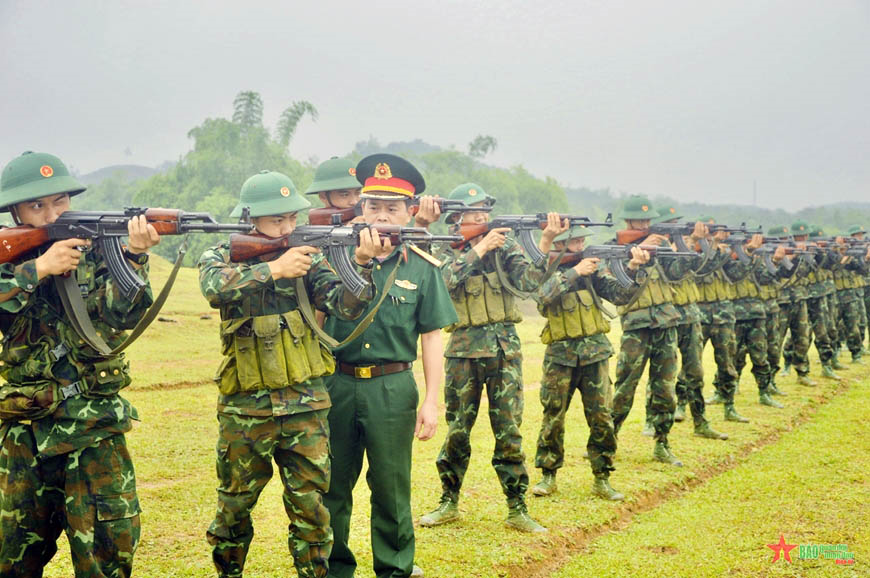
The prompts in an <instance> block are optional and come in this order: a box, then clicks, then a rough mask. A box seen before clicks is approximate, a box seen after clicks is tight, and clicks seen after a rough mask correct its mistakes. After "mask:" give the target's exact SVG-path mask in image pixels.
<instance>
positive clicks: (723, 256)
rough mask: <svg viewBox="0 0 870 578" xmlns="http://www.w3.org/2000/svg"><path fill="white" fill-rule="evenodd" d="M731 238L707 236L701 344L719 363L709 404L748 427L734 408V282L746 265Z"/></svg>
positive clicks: (700, 273) (700, 282) (707, 219)
mask: <svg viewBox="0 0 870 578" xmlns="http://www.w3.org/2000/svg"><path fill="white" fill-rule="evenodd" d="M700 221H701V222H703V223H705V224H710V225H712V224H715V220H714V219H713V218H712V217H702V218H701V219H700ZM727 238H728V233H727V232H724V231H716V233H714V234H713V235H708V236H707V239H708V242H709V243H710V244H711V250H712V251H713V253H712V255H711V256H710V257H709V258H708V259H707V262H706V263H705V264H704V265H703V266H702V267H701V268H700V269H699V270H698V271H696V272H695V279H696V280H697V282H698V289H699V290H700V293H701V297H700V300H699V301H698V310H699V311H700V312H701V343H702V344H703V345H706V343H707V341H708V340H709V341H710V342H711V343H712V345H713V358H714V360H715V361H716V376H715V378H714V379H713V386H714V387H715V392H714V394H713V396H712V397H711V398H710V399H708V400H706V403H708V404H714V403H722V404H724V416H725V420H726V421H733V422H738V423H748V422H749V420H748V419H747V418H745V417H743V416H742V415H740V414H739V413H737V410H736V409H735V407H734V394H735V392H736V390H737V381H738V375H737V369H736V368H735V367H734V357H735V356H736V355H737V336H736V333H735V325H736V323H737V317H736V314H735V311H734V304H733V302H732V300H733V299H734V298H736V296H737V293H736V291H735V289H734V287H733V285H732V284H731V281H730V280H731V279H732V278H739V277H741V276H742V275H743V274H744V272H743V271H744V269H745V265H742V264H741V263H740V262H739V261H737V260H735V259H733V258H732V249H731V247H730V246H728V244H727V243H725V241H726V240H727ZM703 345H702V346H703Z"/></svg>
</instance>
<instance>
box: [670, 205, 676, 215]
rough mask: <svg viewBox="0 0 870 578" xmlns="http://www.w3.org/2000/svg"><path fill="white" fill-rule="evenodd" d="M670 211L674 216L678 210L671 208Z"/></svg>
mask: <svg viewBox="0 0 870 578" xmlns="http://www.w3.org/2000/svg"><path fill="white" fill-rule="evenodd" d="M668 210H669V211H670V212H671V214H672V215H673V214H674V213H676V212H677V210H676V209H675V208H673V207H671V208H670V209H668Z"/></svg>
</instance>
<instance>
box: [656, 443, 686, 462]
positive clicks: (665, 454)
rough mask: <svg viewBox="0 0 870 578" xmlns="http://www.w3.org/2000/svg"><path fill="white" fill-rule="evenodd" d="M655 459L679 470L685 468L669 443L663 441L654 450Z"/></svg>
mask: <svg viewBox="0 0 870 578" xmlns="http://www.w3.org/2000/svg"><path fill="white" fill-rule="evenodd" d="M653 459H654V460H655V461H657V462H662V463H663V464H670V465H672V466H677V467H678V468H680V467H682V466H683V462H681V461H680V460H679V459H677V456H675V455H674V453H673V452H672V451H671V448H669V447H668V444H667V442H663V441H657V442H656V447H655V449H654V450H653Z"/></svg>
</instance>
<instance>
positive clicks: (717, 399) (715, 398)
mask: <svg viewBox="0 0 870 578" xmlns="http://www.w3.org/2000/svg"><path fill="white" fill-rule="evenodd" d="M724 402H725V400H724V399H723V398H722V396H721V395H719V392H718V391H714V392H713V395H712V396H710V397H709V398H707V399H705V400H704V403H706V404H707V405H716V404H720V403H724Z"/></svg>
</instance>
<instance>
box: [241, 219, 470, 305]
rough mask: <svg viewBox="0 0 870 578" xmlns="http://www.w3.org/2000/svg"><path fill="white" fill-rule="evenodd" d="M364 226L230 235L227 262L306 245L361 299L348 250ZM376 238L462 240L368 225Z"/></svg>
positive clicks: (306, 227)
mask: <svg viewBox="0 0 870 578" xmlns="http://www.w3.org/2000/svg"><path fill="white" fill-rule="evenodd" d="M368 227H369V225H366V224H365V223H354V224H353V225H345V226H331V225H302V226H301V227H296V228H295V229H294V230H293V232H292V233H290V234H289V235H284V236H282V237H266V236H264V235H260V234H248V235H243V234H238V233H236V234H233V235H230V260H231V261H233V262H235V263H239V262H242V261H248V260H250V259H254V258H256V257H262V256H264V255H270V254H273V253H278V252H284V251H286V250H287V249H289V248H291V247H301V246H304V245H308V246H311V247H317V248H319V249H323V250H324V251H325V253H326V258H327V260H328V261H329V264H330V266H332V267H333V268H334V269H335V272H336V273H337V274H338V276H339V277H341V280H342V281H343V282H344V284H345V286H346V287H347V289H348V290H349V291H350V292H351V293H353V294H354V295H356V296H357V297H359V296H361V295H362V294H363V292H365V290H366V289H367V288H368V286H369V283H368V282H367V281H366V280H365V279H363V278H362V277H360V275H359V274H358V273H357V272H356V268H355V267H354V264H353V263H351V260H350V255H349V254H348V251H347V248H348V247H357V246H359V243H360V238H359V235H360V232H361V231H362V230H363V229H365V228H368ZM371 228H372V229H375V230H377V232H378V235H379V236H386V237H389V239H390V242H391V243H392V244H393V246H397V245H399V244H401V243H404V242H411V243H420V244H427V243H453V242H455V241H457V240H459V239H461V237H458V236H455V235H433V234H431V233H430V232H429V231H427V230H426V229H423V228H419V227H399V226H397V225H371Z"/></svg>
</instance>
